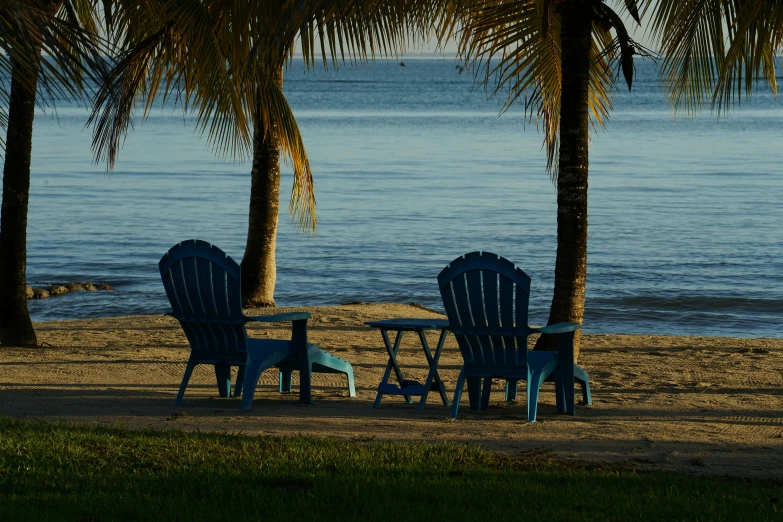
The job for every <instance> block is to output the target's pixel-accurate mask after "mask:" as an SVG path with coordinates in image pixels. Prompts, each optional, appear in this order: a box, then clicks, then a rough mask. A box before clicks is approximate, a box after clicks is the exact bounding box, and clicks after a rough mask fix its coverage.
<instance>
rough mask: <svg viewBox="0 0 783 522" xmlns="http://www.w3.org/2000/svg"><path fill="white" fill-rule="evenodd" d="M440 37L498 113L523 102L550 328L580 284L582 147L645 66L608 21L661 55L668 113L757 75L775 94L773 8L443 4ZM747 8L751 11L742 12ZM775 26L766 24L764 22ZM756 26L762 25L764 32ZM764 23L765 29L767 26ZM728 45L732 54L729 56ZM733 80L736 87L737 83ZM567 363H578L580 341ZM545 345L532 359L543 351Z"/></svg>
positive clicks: (573, 317)
mask: <svg viewBox="0 0 783 522" xmlns="http://www.w3.org/2000/svg"><path fill="white" fill-rule="evenodd" d="M438 4H439V5H438V8H437V15H436V19H437V22H436V24H437V25H438V27H439V33H440V34H441V35H442V37H443V36H448V35H450V34H453V33H455V32H457V31H458V32H457V35H458V39H459V52H460V55H461V56H462V57H463V58H464V59H465V60H466V62H467V64H469V65H473V66H474V67H475V68H476V69H477V70H480V71H481V72H482V74H480V76H479V77H480V78H481V77H483V78H482V80H483V81H485V82H489V81H490V80H494V81H495V82H496V83H495V89H494V91H493V92H499V91H500V90H501V89H508V91H509V94H508V98H507V100H506V106H507V107H508V106H509V105H510V104H511V103H513V102H515V101H517V100H519V99H524V101H525V107H526V110H528V111H529V113H530V115H531V118H532V117H535V118H537V121H538V123H539V128H541V129H542V130H543V134H544V144H545V148H546V150H547V154H548V168H549V172H550V174H551V176H552V178H553V180H554V181H555V183H556V185H557V209H558V210H557V257H556V263H555V288H554V294H553V298H552V304H551V308H550V313H549V320H548V324H553V323H558V322H578V323H581V322H582V319H583V316H584V300H585V288H586V279H587V215H588V212H587V187H588V165H589V155H588V145H589V131H590V127H591V123H592V126H593V127H600V126H601V125H602V123H603V122H604V121H605V119H606V117H607V116H608V114H609V111H610V110H611V90H612V87H613V86H614V82H615V78H616V77H615V75H614V74H613V71H612V65H613V64H614V63H619V69H620V70H621V71H622V75H623V77H624V79H625V81H626V83H627V85H628V88H629V89H631V87H632V82H633V56H634V55H635V54H637V55H638V54H643V55H644V54H649V52H648V51H646V50H645V49H644V48H643V47H642V46H641V45H639V44H638V43H636V42H634V41H633V40H632V39H631V38H630V37H629V35H628V31H627V29H626V28H625V25H624V23H623V21H622V18H621V17H620V16H619V15H618V13H617V12H618V11H619V12H621V13H622V12H625V13H626V14H627V15H629V16H630V18H632V19H633V20H634V21H635V22H636V23H638V24H640V25H641V20H642V17H645V15H647V14H649V15H650V18H651V20H652V25H651V34H653V35H654V36H656V37H657V38H658V39H659V40H660V41H661V42H662V43H661V54H662V56H663V60H662V67H661V74H662V77H663V79H664V80H665V82H664V84H665V85H666V88H667V89H668V90H669V95H670V101H671V103H672V106H673V108H675V109H677V108H682V107H684V108H686V109H687V110H688V111H693V110H694V109H695V108H696V107H698V106H700V105H701V104H702V103H703V102H704V101H706V100H709V99H712V100H713V103H714V104H715V105H717V106H720V107H724V108H725V106H726V105H727V103H728V102H730V101H732V100H733V99H734V96H735V95H736V96H737V97H738V96H739V94H740V92H741V91H740V88H739V86H740V85H741V86H744V87H745V88H746V92H749V91H750V89H751V88H752V83H753V80H752V78H754V79H755V78H756V77H758V73H759V71H760V70H762V71H763V74H764V75H765V77H766V78H767V79H768V80H769V81H770V83H771V85H772V86H773V88H774V63H773V61H774V55H775V54H774V51H776V50H777V49H778V44H779V42H780V39H781V27H782V26H783V23H781V20H783V7H781V4H783V3H780V2H775V1H774V0H756V1H753V2H740V1H739V0H701V1H698V2H696V1H694V2H684V1H682V0H658V1H657V2H652V1H651V0H622V1H620V0H617V1H615V2H614V4H615V6H614V9H613V8H611V7H610V6H609V5H607V2H605V1H604V0H514V1H512V0H451V1H449V0H446V1H442V2H439V3H438ZM749 4H753V5H752V6H751V5H749ZM773 15H774V16H773ZM763 16H767V17H768V18H767V21H766V22H762V21H761V19H762V18H763ZM773 20H774V21H773ZM727 42H730V45H728V44H727ZM743 71H744V73H745V75H744V79H745V82H744V83H743V82H742V78H743ZM575 342H576V345H575V352H574V357H575V358H576V357H578V354H579V337H577V338H576V340H575ZM553 344H554V342H553V340H551V339H548V338H547V337H546V336H543V337H541V338H540V339H539V341H538V343H537V345H536V349H551V348H553V347H554V346H553Z"/></svg>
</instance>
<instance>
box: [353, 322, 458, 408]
mask: <svg viewBox="0 0 783 522" xmlns="http://www.w3.org/2000/svg"><path fill="white" fill-rule="evenodd" d="M364 324H366V325H367V326H369V327H371V328H378V329H379V330H380V331H381V336H382V337H383V344H384V345H385V346H386V351H387V352H388V353H389V363H388V364H387V365H386V371H385V372H384V374H383V379H382V380H381V383H380V384H379V385H378V395H376V397H375V403H374V404H373V407H374V408H377V407H379V406H380V404H381V398H383V396H384V395H402V396H403V397H405V401H406V402H407V403H408V404H411V396H414V395H421V400H420V401H419V411H421V410H422V409H424V403H426V402H427V395H428V394H429V393H430V391H437V392H438V393H440V398H441V400H442V401H443V404H445V405H446V406H448V405H449V399H448V397H446V387H445V386H444V385H443V381H442V380H441V378H440V375H439V374H438V359H440V352H441V351H442V350H443V342H444V341H445V340H446V327H447V326H448V325H449V322H448V321H447V320H445V319H388V320H386V321H370V322H367V323H364ZM389 330H396V331H397V337H396V338H395V339H394V345H392V344H391V342H390V341H389V334H388V331H389ZM425 330H440V338H439V339H438V346H437V347H436V348H435V354H434V355H433V354H432V352H431V351H430V347H429V345H428V344H427V338H426V337H425V335H424V332H425ZM405 332H416V333H417V334H418V335H419V340H420V342H421V348H422V350H423V351H424V356H425V357H426V358H427V364H428V365H429V368H430V371H429V373H428V374H427V378H426V379H425V381H424V383H420V382H418V381H414V380H409V379H404V378H403V376H402V371H401V370H400V365H399V364H398V363H397V352H398V351H399V349H400V342H401V341H402V335H403V334H404V333H405ZM392 370H394V374H395V375H396V377H397V382H399V385H397V384H392V383H390V382H389V377H390V376H391V371H392Z"/></svg>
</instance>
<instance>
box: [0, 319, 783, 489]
mask: <svg viewBox="0 0 783 522" xmlns="http://www.w3.org/2000/svg"><path fill="white" fill-rule="evenodd" d="M281 310H283V309H277V310H275V311H276V312H279V311H281ZM285 310H286V311H288V310H290V309H285ZM296 310H305V311H308V312H311V313H312V314H313V318H312V319H311V321H310V323H309V326H310V328H309V337H310V342H314V343H316V344H318V345H319V346H320V347H322V348H324V349H326V350H328V351H330V352H332V353H334V354H335V355H338V356H339V357H342V358H344V359H346V360H348V361H349V362H351V363H352V364H353V368H354V372H355V377H356V387H357V393H358V396H357V397H356V398H353V399H351V398H349V397H348V393H347V389H346V386H345V380H344V378H343V377H342V376H338V375H324V374H316V375H315V376H314V398H315V400H316V405H314V406H305V405H300V404H298V402H297V398H298V397H297V394H296V387H295V388H294V393H292V394H280V393H278V392H277V373H276V372H275V371H267V372H265V373H264V375H262V378H261V383H260V384H259V388H258V390H257V392H256V397H255V401H254V403H253V408H252V409H251V410H250V411H248V412H242V411H240V401H239V400H237V399H233V398H232V399H221V398H219V397H218V394H217V388H216V386H215V377H214V373H213V371H212V369H211V368H209V367H199V368H197V369H196V371H195V372H194V375H193V378H192V379H191V383H190V386H189V387H188V390H187V392H186V394H185V399H184V400H183V403H182V405H181V406H180V407H177V408H175V407H173V406H172V403H173V400H174V396H175V394H176V390H177V388H178V386H179V383H180V380H181V378H182V373H183V371H184V367H185V362H186V360H187V357H188V353H189V348H188V344H187V341H186V339H185V336H184V334H183V333H182V330H181V329H180V327H179V325H178V323H177V322H176V321H175V320H173V319H171V318H168V317H163V316H133V317H120V318H106V319H91V320H79V321H58V322H47V323H38V324H36V331H37V333H38V339H39V342H42V343H43V347H42V348H37V349H15V348H4V349H2V350H0V415H4V416H12V417H27V418H33V419H43V420H48V421H74V422H80V423H90V424H100V425H113V424H118V423H119V424H123V425H125V426H127V427H130V428H159V429H183V430H202V431H204V430H211V431H226V432H234V433H246V434H274V435H287V434H300V433H301V434H308V435H314V436H325V437H335V438H342V439H353V440H356V441H360V442H370V441H373V440H400V441H429V442H438V441H451V442H455V443H467V444H473V445H479V446H482V447H484V448H487V449H491V450H496V451H502V452H508V453H514V454H536V455H541V456H545V457H551V458H555V459H573V460H583V461H590V462H599V463H600V462H622V463H627V464H628V465H630V466H633V467H636V468H639V469H659V470H672V471H685V472H689V473H696V474H708V475H728V476H738V477H762V478H780V477H781V476H783V339H736V338H717V337H674V336H638V335H584V336H583V338H582V339H583V340H582V353H581V356H580V361H579V362H580V364H581V365H582V366H583V367H584V368H585V369H586V370H587V371H588V373H589V374H590V378H591V384H592V390H593V405H592V406H585V405H583V404H578V405H577V411H576V415H575V416H573V417H570V416H566V415H560V414H557V413H556V411H555V397H554V392H553V386H552V385H551V384H545V385H544V389H543V390H542V395H541V398H540V406H539V413H538V419H539V421H538V422H536V423H527V422H525V406H524V404H525V402H524V393H520V398H519V401H518V402H516V403H513V404H507V403H505V402H504V395H503V383H502V382H497V383H496V385H495V388H494V390H493V395H492V401H491V406H490V409H489V411H486V412H481V413H478V412H472V411H470V410H469V409H468V408H467V394H465V395H464V396H463V402H464V403H465V404H464V405H463V408H461V409H460V416H459V418H458V419H457V420H451V419H449V418H448V410H447V408H445V407H444V406H443V405H442V404H441V403H440V401H439V399H438V397H437V395H436V394H431V395H430V399H429V401H428V403H427V406H426V408H425V409H424V411H423V412H417V411H416V407H415V405H407V404H405V402H404V401H403V400H402V398H400V397H393V396H387V397H385V398H384V400H383V403H382V404H381V407H380V408H379V409H373V408H372V402H373V400H374V398H375V392H376V387H377V385H378V382H379V381H380V379H381V375H382V373H383V369H384V367H385V364H386V361H387V357H386V352H385V350H384V349H383V344H382V341H381V336H380V334H379V332H378V331H377V330H372V329H370V328H368V327H366V326H364V325H363V323H364V321H370V320H380V319H388V318H393V317H436V316H437V317H441V316H439V315H438V314H436V313H434V312H430V311H427V310H425V309H421V308H419V307H414V306H408V305H400V304H356V305H343V306H333V307H315V308H297V309H296ZM247 313H249V314H250V315H254V314H265V313H271V311H269V310H248V311H247ZM288 330H289V327H288V326H286V325H284V324H280V325H268V324H264V325H251V326H249V335H251V336H253V337H270V338H285V337H286V336H287V335H288V333H287V332H288ZM435 341H436V339H435V337H434V335H433V336H432V337H431V338H430V344H431V345H434V344H435ZM399 358H400V362H401V363H402V364H403V368H404V370H405V372H406V376H407V375H410V376H412V377H418V378H422V377H423V374H424V372H425V371H426V370H425V365H424V356H423V354H422V352H421V349H420V348H419V345H418V342H417V339H415V338H414V336H413V335H410V336H408V337H406V340H405V341H403V348H402V350H401V354H400V357H399ZM460 364H461V357H460V355H459V352H458V350H457V347H456V343H455V342H454V339H453V337H450V338H449V339H448V341H447V343H446V347H445V349H444V352H443V356H442V358H441V365H440V368H441V375H442V377H443V379H444V382H445V383H446V387H447V390H448V393H449V396H450V398H451V396H452V395H453V392H454V384H455V382H456V378H457V374H458V371H459V367H460ZM296 379H297V377H296V376H295V377H294V383H295V384H296V382H297V381H296Z"/></svg>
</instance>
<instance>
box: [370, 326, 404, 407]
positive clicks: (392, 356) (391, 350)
mask: <svg viewBox="0 0 783 522" xmlns="http://www.w3.org/2000/svg"><path fill="white" fill-rule="evenodd" d="M403 333H404V331H403V330H398V331H397V337H396V338H395V339H394V346H392V344H391V341H390V340H389V334H388V333H387V332H386V330H385V329H381V336H383V344H384V346H385V347H386V351H387V352H388V354H389V362H388V363H387V364H386V371H385V372H383V379H381V384H386V383H388V382H389V377H391V371H392V369H394V374H395V375H396V377H397V382H399V383H400V388H402V371H400V366H399V364H397V352H398V351H399V349H400V344H401V342H402V334H403ZM379 388H380V387H379ZM404 397H405V402H407V403H408V404H411V402H412V401H411V398H410V396H408V395H404ZM382 398H383V393H382V392H381V391H380V389H379V390H378V395H376V396H375V402H374V403H373V408H378V407H379V406H380V405H381V399H382Z"/></svg>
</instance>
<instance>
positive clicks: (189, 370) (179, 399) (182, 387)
mask: <svg viewBox="0 0 783 522" xmlns="http://www.w3.org/2000/svg"><path fill="white" fill-rule="evenodd" d="M195 367H196V365H195V363H191V362H188V365H187V366H186V367H185V375H183V376H182V384H180V385H179V392H178V393H177V398H176V399H174V406H179V404H180V403H181V402H182V396H183V395H185V388H187V387H188V381H189V380H190V375H191V374H192V373H193V368H195Z"/></svg>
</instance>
